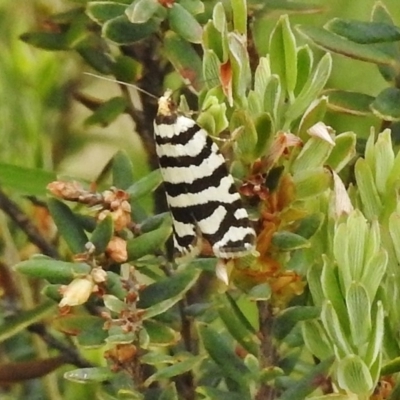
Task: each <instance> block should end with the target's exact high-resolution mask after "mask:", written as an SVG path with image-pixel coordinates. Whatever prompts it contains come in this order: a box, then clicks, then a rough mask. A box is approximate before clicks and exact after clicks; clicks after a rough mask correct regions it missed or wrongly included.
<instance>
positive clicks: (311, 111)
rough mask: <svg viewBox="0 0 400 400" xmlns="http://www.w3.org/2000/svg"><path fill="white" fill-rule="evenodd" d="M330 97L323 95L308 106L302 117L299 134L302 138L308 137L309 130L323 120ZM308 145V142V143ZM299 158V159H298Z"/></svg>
mask: <svg viewBox="0 0 400 400" xmlns="http://www.w3.org/2000/svg"><path fill="white" fill-rule="evenodd" d="M327 103H328V98H327V97H326V96H322V97H321V98H320V99H317V100H315V101H313V102H312V103H311V105H310V106H309V107H308V108H307V110H306V111H305V113H304V114H303V117H302V118H301V121H300V125H299V129H298V135H299V136H300V138H302V139H303V140H304V139H306V138H307V139H308V136H307V130H308V129H310V128H311V127H312V126H314V125H315V124H316V123H318V122H320V121H323V120H324V117H325V113H326V109H327ZM306 145H307V144H306ZM296 160H297V159H296Z"/></svg>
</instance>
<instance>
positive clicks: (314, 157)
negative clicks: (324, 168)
mask: <svg viewBox="0 0 400 400" xmlns="http://www.w3.org/2000/svg"><path fill="white" fill-rule="evenodd" d="M333 147H334V146H333V144H332V143H329V142H327V141H326V140H324V139H321V138H320V137H312V138H311V139H309V140H308V141H307V143H306V144H305V145H304V147H303V148H302V149H301V151H300V154H299V155H298V156H297V157H296V160H295V161H294V162H293V165H292V170H293V171H294V172H297V171H306V170H309V169H315V168H318V167H320V166H321V165H324V164H325V161H326V160H327V159H328V157H329V154H330V152H331V150H332V148H333Z"/></svg>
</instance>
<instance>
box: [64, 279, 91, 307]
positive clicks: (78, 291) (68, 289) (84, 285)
mask: <svg viewBox="0 0 400 400" xmlns="http://www.w3.org/2000/svg"><path fill="white" fill-rule="evenodd" d="M60 291H61V293H62V295H63V298H62V299H61V301H60V303H59V307H65V306H71V307H73V306H79V305H80V304H84V303H86V301H87V300H88V299H89V297H90V295H91V294H92V292H96V291H97V286H96V284H95V283H94V281H93V278H92V277H91V276H90V275H88V276H86V277H85V278H75V279H74V280H73V281H72V282H71V283H70V284H69V285H67V286H63V287H62V288H61V290H60Z"/></svg>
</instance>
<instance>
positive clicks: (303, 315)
mask: <svg viewBox="0 0 400 400" xmlns="http://www.w3.org/2000/svg"><path fill="white" fill-rule="evenodd" d="M320 312H321V310H320V308H319V307H313V306H308V307H307V306H294V307H289V308H286V309H285V310H283V311H281V312H280V313H279V314H278V315H277V316H276V318H275V321H274V325H273V333H274V337H276V338H277V339H278V340H283V339H284V338H285V337H286V336H287V335H288V334H289V333H290V332H291V330H292V329H293V328H294V327H295V326H296V324H297V323H298V322H300V321H306V320H310V319H314V318H318V317H319V314H320Z"/></svg>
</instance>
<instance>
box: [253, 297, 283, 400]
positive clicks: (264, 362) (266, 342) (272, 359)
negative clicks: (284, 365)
mask: <svg viewBox="0 0 400 400" xmlns="http://www.w3.org/2000/svg"><path fill="white" fill-rule="evenodd" d="M257 306H258V312H259V323H260V334H261V348H260V350H261V355H260V364H261V367H262V368H267V367H273V366H275V365H276V364H277V362H278V353H277V351H276V348H275V346H274V343H273V340H272V326H273V321H274V317H273V313H272V307H271V304H270V303H269V302H266V301H260V302H257ZM277 395H278V393H277V390H276V389H275V388H274V387H272V386H269V385H262V386H261V387H260V389H259V391H258V393H257V394H256V397H255V399H256V400H273V399H275V398H277Z"/></svg>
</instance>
